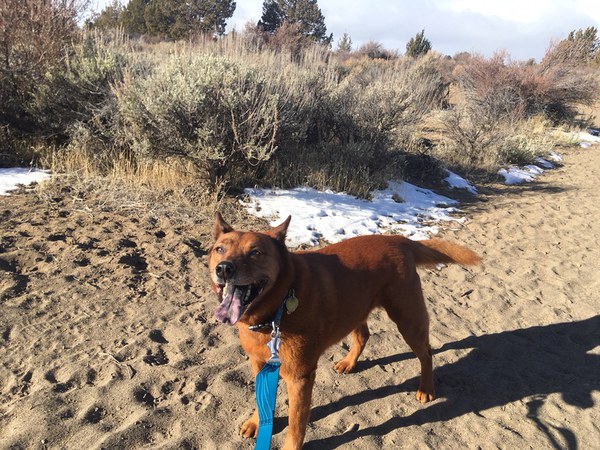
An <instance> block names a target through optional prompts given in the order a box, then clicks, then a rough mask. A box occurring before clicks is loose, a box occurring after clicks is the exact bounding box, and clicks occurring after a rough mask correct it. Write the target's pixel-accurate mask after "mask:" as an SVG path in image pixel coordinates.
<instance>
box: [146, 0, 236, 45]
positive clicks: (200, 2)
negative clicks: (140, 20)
mask: <svg viewBox="0 0 600 450" xmlns="http://www.w3.org/2000/svg"><path fill="white" fill-rule="evenodd" d="M235 6H236V3H235V1H233V0H152V1H150V2H149V3H148V4H147V5H146V7H145V8H144V20H145V23H146V28H147V30H148V33H150V34H153V35H156V36H161V37H164V38H168V39H183V38H188V37H190V36H193V35H196V34H212V35H215V36H216V35H222V34H224V33H225V27H226V26H227V19H229V18H230V17H231V16H233V12H234V11H235Z"/></svg>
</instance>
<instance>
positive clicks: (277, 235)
mask: <svg viewBox="0 0 600 450" xmlns="http://www.w3.org/2000/svg"><path fill="white" fill-rule="evenodd" d="M291 220H292V216H288V218H287V219H285V220H284V221H283V222H282V223H280V224H279V225H277V226H276V227H275V228H271V229H270V230H269V231H267V234H268V235H269V236H271V237H272V238H273V239H276V240H278V241H279V242H281V243H285V235H286V233H287V230H288V226H289V225H290V221H291Z"/></svg>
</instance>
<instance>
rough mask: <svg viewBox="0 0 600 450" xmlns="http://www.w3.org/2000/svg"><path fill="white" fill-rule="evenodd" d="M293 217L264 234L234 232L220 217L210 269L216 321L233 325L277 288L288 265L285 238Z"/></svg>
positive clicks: (216, 223) (218, 217) (218, 215)
mask: <svg viewBox="0 0 600 450" xmlns="http://www.w3.org/2000/svg"><path fill="white" fill-rule="evenodd" d="M290 220H291V216H290V217H288V218H287V219H286V220H285V221H284V222H283V223H282V224H280V225H278V226H277V227H275V228H272V229H271V230H269V231H267V232H265V233H255V232H244V231H236V230H234V229H233V228H232V227H231V226H230V225H229V224H228V223H226V222H225V221H224V220H223V217H221V214H220V213H217V215H216V218H215V244H214V245H213V247H212V249H211V251H210V254H209V258H208V268H209V270H210V279H211V284H212V287H213V289H214V291H215V293H216V294H217V297H218V300H219V306H218V307H217V309H216V311H215V318H216V319H217V320H218V321H219V322H222V323H225V324H229V325H233V324H234V323H236V322H237V321H238V320H239V319H240V318H241V317H242V316H243V315H244V312H245V311H246V309H247V308H248V307H249V306H250V305H251V304H253V303H258V302H260V300H261V298H262V297H264V296H265V295H266V294H268V292H269V290H270V289H271V288H272V287H273V286H274V285H275V283H276V282H277V279H278V277H279V275H280V272H281V270H282V266H283V265H284V264H285V263H286V253H287V251H286V249H285V234H286V232H287V228H288V225H289V223H290Z"/></svg>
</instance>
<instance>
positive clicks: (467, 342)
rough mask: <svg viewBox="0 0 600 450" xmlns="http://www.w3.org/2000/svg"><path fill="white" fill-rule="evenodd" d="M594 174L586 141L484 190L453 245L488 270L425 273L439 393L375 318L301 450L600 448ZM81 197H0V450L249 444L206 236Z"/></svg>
mask: <svg viewBox="0 0 600 450" xmlns="http://www.w3.org/2000/svg"><path fill="white" fill-rule="evenodd" d="M599 175H600V146H592V147H590V148H588V149H585V150H583V149H571V150H567V151H566V154H565V159H564V166H563V167H562V168H559V169H556V170H553V171H549V172H547V173H546V174H545V175H544V176H543V177H541V178H539V179H538V181H537V182H535V183H532V184H527V185H524V186H521V187H518V186H517V187H504V186H500V185H497V186H490V187H488V188H487V189H482V191H483V193H482V195H481V198H480V200H479V201H477V202H475V203H473V204H470V205H465V206H464V209H465V211H466V213H467V215H468V217H469V220H468V221H467V222H466V223H465V224H464V225H457V224H455V223H451V224H449V225H448V228H447V229H445V230H444V231H443V233H442V236H441V237H443V238H445V239H449V240H452V241H456V242H460V243H463V244H465V245H467V246H468V247H470V248H472V249H473V250H475V251H477V252H478V253H480V254H481V255H482V257H483V259H484V264H483V265H482V266H481V267H480V268H475V269H464V268H461V267H447V268H443V269H441V270H428V271H424V272H422V278H423V284H424V289H425V293H426V297H427V299H428V300H427V302H428V307H429V310H430V315H431V336H432V337H431V339H432V344H433V346H434V348H435V350H434V352H435V358H434V363H435V367H436V369H435V373H434V376H435V380H436V386H437V393H438V399H436V400H435V401H434V402H432V403H430V404H428V405H425V406H422V405H420V404H419V403H418V402H416V400H415V399H414V392H415V390H416V387H417V384H418V378H417V377H418V363H417V360H416V359H415V358H414V357H413V356H412V354H411V353H410V352H409V349H408V347H407V346H406V344H405V343H404V342H403V341H402V340H401V338H400V337H399V335H398V333H397V331H396V330H395V329H394V326H393V323H392V322H391V321H389V320H388V319H387V317H385V314H384V313H383V312H376V313H374V315H373V316H372V318H371V319H370V321H369V325H370V328H371V333H372V337H371V339H370V341H369V343H368V345H367V348H366V349H365V353H364V356H363V357H362V358H361V361H360V362H359V364H358V366H357V368H356V372H355V373H352V374H348V375H345V376H341V375H338V374H337V373H335V372H334V371H333V369H332V366H333V362H334V361H337V360H338V359H340V358H341V357H343V355H344V354H345V352H346V348H347V346H346V344H345V343H343V344H340V345H337V346H334V347H332V348H331V349H329V350H328V351H327V352H326V353H325V355H324V356H323V358H322V361H321V364H320V368H319V371H318V374H317V382H316V386H315V390H314V397H313V410H312V415H311V423H310V424H309V428H308V433H307V440H306V445H305V448H308V449H332V448H344V449H371V448H372V449H379V448H406V449H413V448H419V449H420V448H444V449H464V448H483V449H488V448H490V449H491V448H535V449H541V448H569V449H576V448H577V449H587V448H595V447H597V445H598V442H600V428H599V425H598V424H599V423H600V408H598V402H599V401H600V392H599V391H600V376H599V374H600V314H599V312H600V298H599V295H600V294H599V292H600V276H598V273H600V270H599V269H600V267H599V266H600V263H599V260H600V258H599V257H598V256H599V252H598V244H597V243H598V242H599V240H600V212H599V205H600V198H599V197H600V193H599V189H598V187H597V183H598V180H599V179H600V177H599ZM73 195H74V193H72V192H69V191H68V190H66V191H63V192H62V194H59V195H56V196H54V197H53V198H52V199H51V201H48V200H47V199H44V198H41V197H37V196H35V195H31V194H30V195H14V196H11V197H4V198H2V200H0V201H1V202H2V203H0V223H1V228H0V333H1V335H0V448H2V449H12V448H14V449H19V448H34V449H37V448H40V449H42V448H49V449H63V448H64V449H79V448H90V449H100V448H106V449H134V448H156V449H180V448H198V449H238V448H252V443H251V442H250V441H246V440H244V439H243V438H241V437H240V436H239V435H238V430H239V427H240V426H241V424H242V423H243V422H244V421H245V420H246V418H247V417H248V415H249V414H250V413H251V410H252V407H253V402H254V400H253V382H252V380H251V375H250V368H249V364H248V362H247V359H246V357H245V356H244V354H243V352H242V351H241V349H240V347H239V344H238V341H237V336H236V331H235V330H234V329H232V328H228V327H225V326H222V325H217V324H216V322H215V321H214V319H213V318H212V312H213V310H214V307H215V300H214V298H213V296H212V294H211V293H210V292H209V290H208V279H207V276H206V267H205V266H206V256H205V255H206V251H207V249H208V248H209V246H210V243H211V236H210V234H211V229H212V224H211V223H209V222H208V221H200V222H198V221H194V220H193V219H190V220H188V221H181V220H175V219H173V218H170V217H169V216H161V217H156V216H155V215H152V214H150V213H143V212H138V213H131V212H130V211H120V210H114V209H112V210H111V209H108V208H101V207H98V206H96V205H95V204H94V203H93V202H90V203H86V202H85V200H84V201H83V205H82V204H81V202H78V203H74V202H73V201H72V198H73ZM86 205H87V206H86ZM284 387H285V386H284V385H283V383H282V384H281V387H280V395H279V399H278V405H279V408H278V411H277V415H278V417H277V420H276V424H275V428H276V432H277V434H276V435H275V437H274V444H275V445H276V446H280V445H281V444H282V442H283V438H284V435H285V429H284V428H285V426H286V419H287V418H286V412H287V409H286V408H285V402H286V399H287V396H286V393H285V389H284Z"/></svg>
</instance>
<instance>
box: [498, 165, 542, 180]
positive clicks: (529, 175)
mask: <svg viewBox="0 0 600 450" xmlns="http://www.w3.org/2000/svg"><path fill="white" fill-rule="evenodd" d="M542 173H544V169H541V168H540V167H538V166H534V165H528V166H525V167H515V166H510V167H509V168H508V169H500V170H499V171H498V174H499V175H502V176H503V177H504V184H521V183H527V182H530V181H533V180H535V179H536V178H537V177H538V176H539V175H541V174H542Z"/></svg>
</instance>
